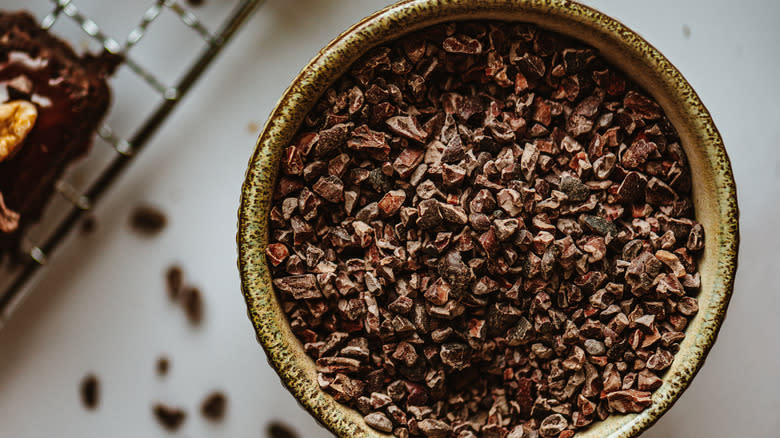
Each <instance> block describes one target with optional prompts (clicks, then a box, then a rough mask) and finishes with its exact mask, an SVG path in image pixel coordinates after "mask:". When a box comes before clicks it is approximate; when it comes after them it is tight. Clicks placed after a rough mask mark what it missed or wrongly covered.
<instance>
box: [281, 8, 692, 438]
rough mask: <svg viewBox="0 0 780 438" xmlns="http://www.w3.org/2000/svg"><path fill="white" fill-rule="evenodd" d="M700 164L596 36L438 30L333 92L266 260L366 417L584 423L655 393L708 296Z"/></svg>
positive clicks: (518, 435)
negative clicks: (699, 209)
mask: <svg viewBox="0 0 780 438" xmlns="http://www.w3.org/2000/svg"><path fill="white" fill-rule="evenodd" d="M687 162H688V161H687V158H686V157H685V152H684V150H683V148H682V146H681V141H680V138H679V136H678V135H677V133H676V132H675V130H674V128H673V126H672V124H671V123H670V122H669V120H668V118H667V117H666V115H665V114H664V112H663V110H662V108H661V107H660V105H658V103H657V102H655V101H654V100H653V98H652V97H651V96H650V95H649V94H647V93H646V92H644V91H643V90H641V89H640V88H639V87H638V86H637V85H636V84H635V83H633V82H632V81H631V80H630V79H629V78H627V77H625V75H624V74H623V73H621V72H620V71H617V70H616V69H614V68H613V67H611V66H610V65H609V64H608V63H607V62H606V61H605V60H604V59H602V58H601V56H600V54H599V53H598V51H597V50H595V49H594V48H591V47H587V46H585V45H583V44H582V43H580V42H577V41H575V40H572V39H569V38H567V37H563V36H560V35H557V34H554V33H551V32H548V31H546V30H543V29H538V28H536V27H535V26H532V25H527V24H517V23H501V22H457V23H443V24H440V25H436V26H434V27H431V28H428V29H424V30H422V31H418V32H415V33H413V34H410V35H408V36H405V37H402V38H401V39H400V40H398V41H394V42H389V43H386V44H384V45H381V46H379V47H377V48H375V49H373V50H371V51H370V52H369V53H367V54H366V55H365V56H363V57H362V58H361V59H360V60H358V61H357V62H356V63H355V64H354V65H353V66H352V68H350V69H349V73H348V74H346V75H344V76H343V77H341V78H339V79H337V80H336V81H335V82H334V83H333V84H332V86H331V87H330V88H329V89H328V90H327V91H326V92H325V94H324V95H323V97H322V98H321V100H320V102H319V103H318V104H317V105H316V106H315V108H314V109H313V110H312V112H311V113H310V114H309V115H308V117H307V118H306V121H305V123H304V128H303V129H302V130H301V131H300V132H299V134H298V135H297V136H296V138H295V140H293V141H292V142H291V143H290V145H288V148H287V149H285V151H284V154H283V156H282V159H281V160H280V170H281V172H280V174H281V176H280V178H279V180H278V183H277V186H276V189H275V191H274V195H273V203H272V205H271V210H270V212H269V218H268V219H269V225H270V227H269V228H270V229H269V245H268V247H267V249H266V256H267V257H266V260H267V262H268V266H269V269H270V271H271V274H272V277H273V286H274V289H275V291H276V293H277V294H278V298H279V301H280V303H281V306H282V309H283V310H284V312H285V314H286V315H287V316H288V318H289V322H290V326H291V328H292V329H293V332H294V333H295V334H296V336H297V337H298V338H299V339H300V341H301V342H302V344H303V347H304V350H305V351H306V352H307V354H308V355H310V356H311V357H312V359H313V360H314V361H315V364H316V372H317V381H318V383H319V385H320V387H321V388H322V390H323V391H325V392H327V393H328V394H330V395H332V396H333V397H334V398H335V399H336V400H337V401H339V402H341V403H344V404H347V405H349V406H350V407H352V408H355V409H356V410H358V411H359V412H360V413H361V415H363V416H364V419H365V421H366V423H367V424H368V425H369V426H370V427H373V428H374V429H376V430H377V431H380V432H383V433H388V434H389V433H392V434H394V435H395V436H398V437H421V436H429V437H459V438H471V437H474V438H476V437H490V438H528V437H531V438H533V437H537V438H538V437H542V438H547V437H555V438H571V437H572V436H573V435H574V434H575V433H576V432H578V431H580V430H581V429H582V428H585V427H587V426H589V425H591V424H593V423H594V422H597V421H600V420H603V419H605V418H607V416H609V415H610V414H612V413H630V412H631V413H634V412H640V411H642V410H643V409H645V408H647V407H648V406H649V405H650V404H651V403H652V399H651V396H652V394H651V393H652V391H655V390H656V389H658V388H659V387H660V386H661V385H662V383H663V381H662V376H663V375H664V373H665V372H666V370H668V369H669V367H670V366H671V364H672V362H673V360H674V353H675V352H677V351H678V349H679V345H680V342H681V341H682V340H683V338H684V336H685V334H684V331H685V328H686V327H687V325H688V324H689V323H690V322H691V320H692V319H693V318H695V316H696V314H697V313H698V311H699V308H698V301H697V299H696V297H695V296H696V293H697V291H698V289H699V288H700V287H701V281H702V279H701V276H700V274H699V272H697V257H698V255H699V254H701V252H702V250H703V249H704V240H705V235H704V232H705V230H704V228H703V226H702V225H701V224H699V223H697V222H696V221H695V220H694V213H695V211H694V204H693V202H692V200H691V183H692V178H691V175H690V169H689V168H688V166H687Z"/></svg>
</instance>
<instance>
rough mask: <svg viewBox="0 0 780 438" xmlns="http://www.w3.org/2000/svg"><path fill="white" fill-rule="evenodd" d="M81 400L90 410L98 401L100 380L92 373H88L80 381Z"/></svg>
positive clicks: (95, 406)
mask: <svg viewBox="0 0 780 438" xmlns="http://www.w3.org/2000/svg"><path fill="white" fill-rule="evenodd" d="M80 393H81V402H82V403H83V404H84V407H85V408H87V409H90V410H94V409H95V408H97V406H98V403H99V402H100V381H99V380H98V378H97V377H96V376H95V375H94V374H89V375H87V376H86V377H84V379H83V380H82V381H81V385H80Z"/></svg>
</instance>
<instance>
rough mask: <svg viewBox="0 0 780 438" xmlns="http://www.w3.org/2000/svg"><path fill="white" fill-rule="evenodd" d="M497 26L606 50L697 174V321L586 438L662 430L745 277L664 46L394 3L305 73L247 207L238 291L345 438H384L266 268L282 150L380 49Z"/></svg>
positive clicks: (509, 10) (245, 190)
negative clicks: (320, 365)
mask: <svg viewBox="0 0 780 438" xmlns="http://www.w3.org/2000/svg"><path fill="white" fill-rule="evenodd" d="M465 19H495V20H503V21H523V22H530V23H536V24H537V25H539V26H540V27H543V28H546V29H549V30H552V31H556V32H559V33H562V34H567V35H570V36H573V37H575V38H577V39H580V40H582V41H584V42H586V43H588V44H590V45H592V46H594V47H596V48H597V49H599V50H600V51H601V54H602V56H604V57H605V58H606V59H607V60H608V61H610V62H611V63H612V64H613V65H616V66H617V67H619V68H620V69H622V70H623V71H624V72H625V73H626V74H628V75H629V77H631V78H632V79H633V80H634V81H636V82H637V83H638V84H639V85H641V86H642V87H643V88H644V89H645V90H647V91H648V92H649V93H650V94H652V95H653V97H654V98H655V99H656V100H657V101H658V102H659V103H660V104H661V106H662V107H663V109H664V111H665V112H666V114H667V117H669V119H670V120H671V121H672V123H673V125H674V126H675V128H676V129H677V131H678V133H679V134H680V138H681V142H682V146H683V148H684V149H685V152H686V154H687V155H688V159H689V162H690V165H691V170H692V176H693V201H694V206H695V210H696V218H697V220H698V221H699V222H701V223H702V225H703V226H704V229H705V250H704V254H703V255H702V257H701V259H700V261H699V270H700V272H701V274H702V287H701V291H700V294H699V308H700V310H699V313H698V314H697V315H696V316H695V317H694V318H693V319H692V320H691V321H690V322H689V325H688V328H687V331H686V336H685V339H684V340H683V342H682V343H681V345H680V351H679V352H678V353H677V354H676V355H675V359H674V362H673V364H672V366H671V368H670V369H669V370H668V371H667V373H666V375H665V376H664V379H663V381H664V383H663V385H662V386H661V387H660V388H659V389H658V390H657V391H656V392H655V393H653V403H652V405H651V406H650V407H649V408H648V409H646V410H645V411H643V412H641V413H639V414H628V415H611V416H609V417H608V418H607V419H606V420H604V421H601V422H596V423H594V424H593V425H592V426H591V427H589V428H588V429H585V430H583V431H580V432H578V434H577V435H576V436H577V437H581V438H595V437H610V438H627V437H635V436H638V435H639V434H640V433H641V432H642V431H643V430H645V429H647V428H648V427H650V426H651V425H652V424H653V423H655V422H656V421H657V420H658V418H660V416H661V415H663V414H664V413H665V412H666V411H667V410H668V409H669V408H670V407H671V406H672V405H673V404H674V402H675V401H676V400H677V399H678V398H679V397H680V395H681V394H682V392H683V391H684V390H685V389H686V388H687V387H688V385H689V384H690V382H691V380H692V379H693V377H694V376H695V375H696V373H697V372H698V371H699V369H700V368H701V366H702V365H703V364H704V359H705V358H706V356H707V353H708V352H709V350H710V348H711V347H712V345H713V343H714V342H715V338H716V337H717V334H718V330H719V329H720V326H721V323H722V322H723V318H724V317H725V315H726V308H727V307H728V303H729V299H730V298H731V294H732V290H733V283H734V275H735V271H736V268H737V250H738V245H739V229H738V227H739V224H738V208H737V196H736V186H735V183H734V177H733V174H732V170H731V164H730V162H729V158H728V155H727V154H726V150H725V148H724V146H723V140H722V139H721V136H720V134H719V133H718V130H717V129H716V128H715V125H714V123H713V121H712V118H711V116H710V114H709V112H708V111H707V109H706V108H705V107H704V105H703V104H702V102H701V101H700V99H699V97H698V95H697V94H696V92H695V91H694V90H693V88H691V86H690V84H689V83H688V82H687V81H686V80H685V78H684V77H683V76H682V74H680V72H679V71H678V70H677V69H676V68H675V67H674V66H673V65H672V64H671V63H670V62H669V60H667V59H666V58H665V57H664V56H663V55H662V54H661V53H660V52H659V51H658V50H657V49H655V48H654V47H653V46H652V45H650V44H649V43H648V42H647V41H645V40H644V39H642V37H640V36H639V35H637V34H636V33H635V32H633V31H632V30H630V29H629V28H627V27H626V26H624V25H623V24H621V23H620V22H618V21H616V20H614V19H612V18H610V17H608V16H606V15H604V14H602V13H600V12H598V11H596V10H594V9H592V8H590V7H587V6H584V5H581V4H579V3H575V2H572V1H566V0H407V1H402V2H399V3H397V4H394V5H391V6H389V7H387V8H385V9H383V10H381V11H379V12H377V13H375V14H373V15H371V16H369V17H367V18H365V19H363V20H362V21H361V22H359V23H358V24H356V25H354V26H353V27H351V28H350V29H348V30H347V31H346V32H344V33H342V34H341V35H339V36H338V37H337V38H336V39H334V40H333V41H332V42H331V43H330V44H328V45H327V46H326V47H325V48H324V49H322V50H321V51H320V52H319V53H318V54H317V56H315V57H314V59H313V60H312V61H311V62H310V63H309V64H308V65H307V66H306V67H304V69H303V70H302V71H301V72H300V73H299V74H298V76H297V77H296V78H295V79H294V80H293V82H292V84H291V85H290V87H289V88H288V89H287V90H286V91H285V92H284V94H283V95H282V98H281V99H280V100H279V102H278V103H277V105H276V107H275V108H274V110H273V112H272V113H271V115H270V117H269V119H268V121H267V122H266V125H265V127H264V129H263V132H262V133H261V134H260V136H259V138H258V140H257V145H256V149H255V151H254V154H253V155H252V158H251V160H250V162H249V168H248V170H247V174H246V180H245V181H244V185H243V187H242V196H241V206H240V209H239V229H238V252H239V258H238V266H239V271H240V274H241V289H242V292H243V295H244V298H245V300H246V304H247V308H248V313H249V317H250V319H251V321H252V324H253V325H254V328H255V331H256V334H257V339H258V341H259V342H260V344H261V345H262V346H263V348H264V349H265V351H266V354H267V356H268V361H269V363H270V364H271V366H272V367H273V368H274V369H275V370H276V372H277V373H278V375H279V376H280V378H281V380H282V383H284V385H285V386H286V387H287V388H288V389H289V390H290V392H291V393H292V394H293V395H294V396H295V398H296V399H297V400H298V401H299V402H300V403H301V404H302V405H303V407H304V408H306V409H307V410H308V411H309V412H310V413H311V414H312V415H313V416H314V417H315V418H316V419H317V420H318V421H319V422H320V423H322V424H323V425H324V426H325V427H327V428H328V429H330V430H331V431H332V432H333V433H335V434H336V435H338V436H341V437H358V436H362V437H387V436H388V435H385V434H382V433H379V432H377V431H376V430H373V429H371V428H370V427H368V426H367V425H366V424H365V422H364V421H363V419H362V416H361V415H360V414H359V413H357V412H356V411H354V410H352V409H349V408H347V407H346V406H344V405H341V404H339V403H338V402H336V401H335V400H334V399H333V398H332V397H331V396H329V395H327V394H325V393H324V392H323V391H321V390H320V388H319V386H318V385H317V380H316V371H315V368H314V363H313V361H312V360H311V359H310V358H309V357H308V356H306V354H305V352H304V351H303V347H302V346H301V344H300V342H299V341H298V340H297V339H296V338H295V336H294V335H293V333H292V331H291V330H290V326H289V324H288V322H287V320H286V318H285V316H284V314H283V312H282V310H281V308H280V306H279V304H278V302H277V299H276V296H275V294H274V291H273V288H272V286H271V276H270V273H269V270H268V266H267V264H266V256H265V248H266V246H267V244H268V211H269V209H270V203H271V195H272V192H273V187H274V184H275V181H276V175H277V169H278V164H279V159H280V156H281V151H282V149H283V148H284V147H286V146H287V145H288V144H289V143H290V141H291V140H292V138H293V136H294V135H295V133H296V132H297V130H298V128H299V126H300V125H301V123H302V121H303V118H304V117H305V115H306V114H307V113H308V111H309V110H310V109H311V108H313V106H314V104H315V103H316V101H317V99H319V97H320V96H321V95H322V94H323V93H324V92H325V90H326V89H327V88H328V86H330V85H331V84H332V83H333V82H334V81H335V80H336V79H337V78H338V77H339V76H340V75H342V74H343V73H344V72H345V71H346V70H347V68H348V67H349V65H351V64H352V63H353V62H354V61H356V60H357V59H358V58H359V57H360V56H361V55H362V54H363V53H365V52H366V51H367V50H368V49H370V48H371V47H374V46H376V45H378V44H381V43H384V42H387V41H389V40H392V39H396V38H398V37H399V36H401V35H403V34H405V33H408V32H410V31H413V30H417V29H420V28H423V27H427V26H430V25H433V24H436V23H440V22H444V21H450V20H465Z"/></svg>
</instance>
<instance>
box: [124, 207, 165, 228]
mask: <svg viewBox="0 0 780 438" xmlns="http://www.w3.org/2000/svg"><path fill="white" fill-rule="evenodd" d="M167 223H168V218H167V217H166V216H165V213H163V212H162V211H160V210H159V209H158V208H156V207H152V206H149V205H141V206H138V207H136V208H134V209H133V211H132V212H131V213H130V228H131V229H132V230H133V231H135V232H136V233H138V234H140V235H142V236H154V235H156V234H159V233H160V232H161V231H162V230H163V229H164V228H165V225H166V224H167Z"/></svg>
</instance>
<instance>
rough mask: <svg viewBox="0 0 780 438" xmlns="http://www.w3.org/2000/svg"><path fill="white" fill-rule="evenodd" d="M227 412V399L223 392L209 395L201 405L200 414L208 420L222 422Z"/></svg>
mask: <svg viewBox="0 0 780 438" xmlns="http://www.w3.org/2000/svg"><path fill="white" fill-rule="evenodd" d="M225 411H227V397H225V394H223V393H221V392H213V393H211V394H209V395H208V396H207V397H206V399H205V400H203V403H201V405H200V413H201V415H203V417H205V418H206V419H207V420H210V421H221V420H222V419H223V418H224V417H225Z"/></svg>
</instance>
